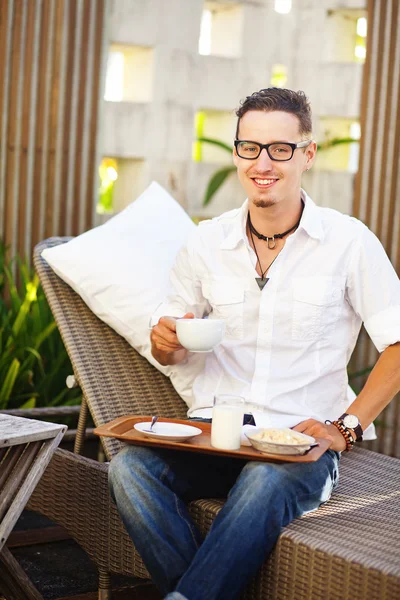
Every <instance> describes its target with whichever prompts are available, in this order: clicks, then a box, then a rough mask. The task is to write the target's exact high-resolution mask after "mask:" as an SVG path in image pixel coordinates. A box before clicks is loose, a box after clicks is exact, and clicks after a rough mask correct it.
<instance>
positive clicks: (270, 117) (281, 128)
mask: <svg viewBox="0 0 400 600" xmlns="http://www.w3.org/2000/svg"><path fill="white" fill-rule="evenodd" d="M238 139H239V140H249V141H252V142H258V143H260V144H270V143H272V142H289V143H298V142H301V141H302V140H304V139H305V138H304V136H303V138H302V137H301V135H300V132H299V120H298V118H297V117H296V116H295V115H293V114H291V113H287V112H281V111H271V112H264V111H260V110H251V111H249V112H247V113H245V114H244V115H243V117H242V118H241V119H240V123H239V133H238ZM315 152H316V145H315V143H314V142H312V143H311V144H310V145H309V146H308V147H307V148H306V149H305V150H304V149H301V148H297V149H296V150H295V151H294V154H293V157H292V158H291V160H289V161H287V162H282V161H280V162H278V161H274V160H271V159H270V157H269V156H268V154H267V151H266V149H265V148H264V149H263V150H262V152H261V154H260V156H259V157H258V158H257V159H255V160H246V159H243V158H240V157H239V156H238V155H237V153H236V149H234V152H233V161H234V163H235V165H236V167H237V172H238V177H239V181H240V183H241V184H242V187H243V189H244V190H245V192H246V194H247V197H248V199H249V202H250V203H253V204H254V205H255V206H259V207H262V208H267V207H269V206H273V205H276V204H278V203H281V202H288V203H290V202H291V201H297V200H298V199H299V194H300V186H301V176H302V173H303V171H305V170H306V169H307V168H309V167H310V166H311V164H312V163H313V162H314V158H315Z"/></svg>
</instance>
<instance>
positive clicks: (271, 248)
mask: <svg viewBox="0 0 400 600" xmlns="http://www.w3.org/2000/svg"><path fill="white" fill-rule="evenodd" d="M270 242H271V243H270ZM267 245H268V249H269V250H273V249H274V248H276V241H275V237H274V236H272V238H267Z"/></svg>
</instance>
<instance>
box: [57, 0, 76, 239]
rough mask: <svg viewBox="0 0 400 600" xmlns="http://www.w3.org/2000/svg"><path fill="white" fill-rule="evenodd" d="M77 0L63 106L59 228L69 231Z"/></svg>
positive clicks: (70, 8) (70, 11)
mask: <svg viewBox="0 0 400 600" xmlns="http://www.w3.org/2000/svg"><path fill="white" fill-rule="evenodd" d="M76 11H77V6H76V0H69V1H68V2H67V19H68V27H67V39H66V48H65V52H66V72H65V87H64V106H63V133H62V163H61V189H60V193H61V194H62V199H63V201H62V202H61V203H60V221H59V224H58V227H59V230H60V231H63V233H67V235H68V228H67V227H66V224H67V189H68V179H69V177H70V174H69V145H70V123H71V106H72V81H73V65H74V49H75V35H76Z"/></svg>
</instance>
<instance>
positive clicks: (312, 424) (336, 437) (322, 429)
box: [292, 419, 346, 452]
mask: <svg viewBox="0 0 400 600" xmlns="http://www.w3.org/2000/svg"><path fill="white" fill-rule="evenodd" d="M292 429H293V430H294V431H299V432H300V433H305V434H306V435H311V436H312V437H320V438H325V439H326V440H329V441H330V442H331V445H330V449H331V450H336V451H337V452H340V451H342V450H346V441H345V439H344V437H343V436H342V434H341V433H340V431H339V430H338V429H337V427H335V425H325V423H321V422H320V421H316V420H315V419H307V420H306V421H301V423H299V424H298V425H296V427H293V428H292Z"/></svg>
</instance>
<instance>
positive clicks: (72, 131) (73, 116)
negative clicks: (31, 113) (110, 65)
mask: <svg viewBox="0 0 400 600" xmlns="http://www.w3.org/2000/svg"><path fill="white" fill-rule="evenodd" d="M82 16H83V0H78V1H77V3H76V21H75V30H76V31H75V36H74V47H73V54H72V57H73V59H72V65H71V67H72V87H71V108H70V110H71V112H70V123H69V153H68V179H67V188H66V198H65V200H66V208H67V214H66V224H65V228H66V233H67V235H76V233H77V232H76V231H74V229H73V221H74V214H75V206H76V204H75V198H74V191H75V182H74V173H75V164H76V160H77V157H76V152H77V143H78V139H79V131H78V126H77V125H78V118H79V81H80V76H81V70H82V63H83V62H84V61H82V60H81V59H80V53H81V41H82V40H81V32H82Z"/></svg>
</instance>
